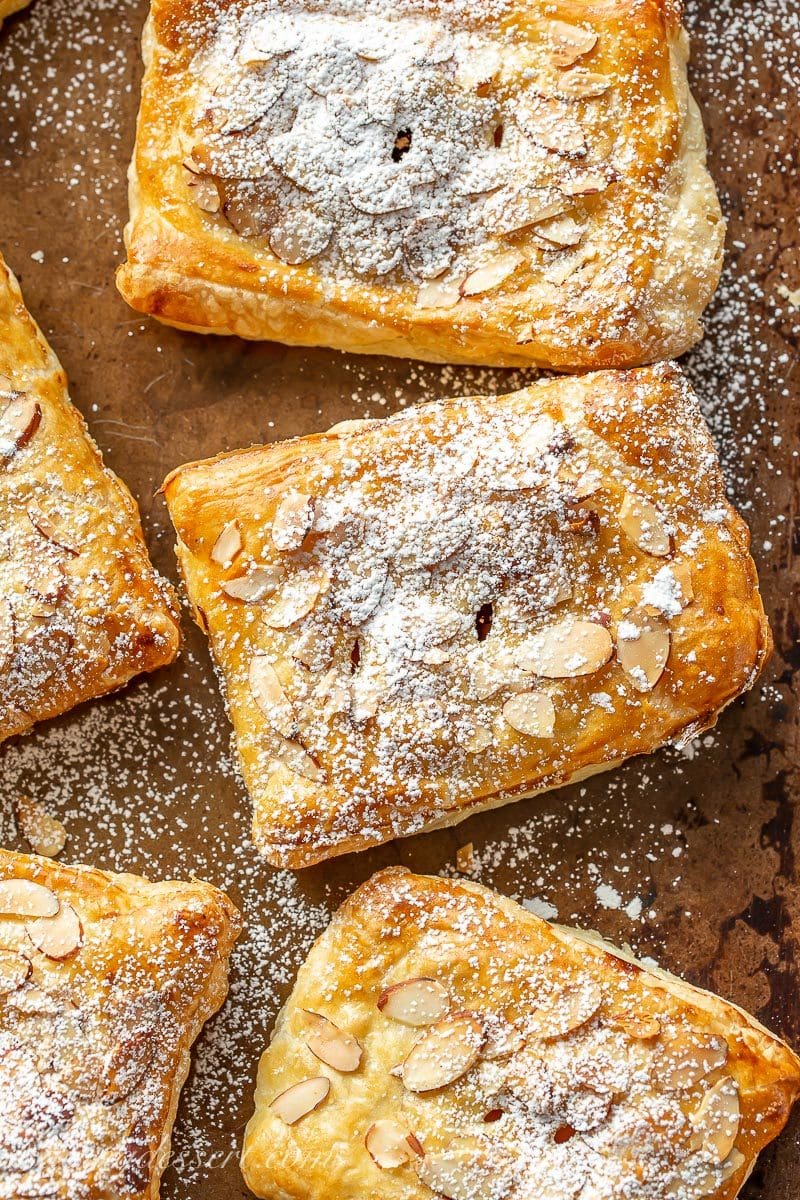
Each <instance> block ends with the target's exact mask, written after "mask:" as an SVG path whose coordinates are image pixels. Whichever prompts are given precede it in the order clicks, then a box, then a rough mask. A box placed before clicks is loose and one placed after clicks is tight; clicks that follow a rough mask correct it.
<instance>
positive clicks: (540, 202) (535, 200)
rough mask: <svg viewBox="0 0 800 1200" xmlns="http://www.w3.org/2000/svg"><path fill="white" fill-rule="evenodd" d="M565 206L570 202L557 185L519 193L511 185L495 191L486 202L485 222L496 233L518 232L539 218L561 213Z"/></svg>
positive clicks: (544, 219) (548, 217)
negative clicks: (557, 188) (556, 187)
mask: <svg viewBox="0 0 800 1200" xmlns="http://www.w3.org/2000/svg"><path fill="white" fill-rule="evenodd" d="M566 207H567V201H566V200H565V199H564V196H563V195H562V194H561V193H560V192H559V191H557V190H556V189H555V188H536V189H534V190H533V191H531V192H520V191H516V190H515V189H513V188H512V187H508V188H503V189H502V190H501V191H499V192H495V193H494V195H493V196H491V197H490V198H489V199H488V200H487V201H486V204H485V206H484V210H483V222H484V224H485V225H486V226H487V228H489V229H491V230H492V232H493V233H498V234H509V233H517V232H518V231H519V230H520V229H527V228H528V227H529V226H531V225H535V224H537V223H538V222H539V221H547V220H549V219H550V218H551V217H557V216H559V215H560V214H561V213H563V211H564V209H565V208H566Z"/></svg>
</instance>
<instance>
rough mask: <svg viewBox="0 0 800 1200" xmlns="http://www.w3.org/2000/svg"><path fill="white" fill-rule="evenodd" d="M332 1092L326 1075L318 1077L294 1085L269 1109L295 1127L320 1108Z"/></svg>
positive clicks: (273, 1102)
mask: <svg viewBox="0 0 800 1200" xmlns="http://www.w3.org/2000/svg"><path fill="white" fill-rule="evenodd" d="M330 1090H331V1081H330V1079H328V1078H327V1076H326V1075H316V1076H314V1077H313V1078H311V1079H302V1080H301V1081H300V1082H299V1083H294V1084H292V1086H291V1087H289V1088H287V1089H286V1091H284V1092H281V1093H280V1095H278V1096H276V1097H275V1099H274V1100H273V1101H272V1102H271V1104H270V1106H269V1107H270V1108H271V1109H272V1111H273V1112H274V1113H275V1115H276V1116H277V1117H280V1119H281V1120H282V1121H285V1122H286V1124H287V1125H294V1124H295V1122H296V1121H299V1120H300V1118H301V1117H305V1116H308V1114H309V1113H310V1112H313V1111H314V1109H315V1108H319V1106H320V1104H322V1102H323V1100H325V1099H326V1098H327V1096H328V1093H329V1092H330Z"/></svg>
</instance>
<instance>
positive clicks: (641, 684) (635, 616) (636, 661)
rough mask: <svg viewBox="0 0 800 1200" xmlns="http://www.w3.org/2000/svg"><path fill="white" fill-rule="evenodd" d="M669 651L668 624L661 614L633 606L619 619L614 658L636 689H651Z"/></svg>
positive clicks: (648, 690) (658, 676)
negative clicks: (615, 655) (615, 656)
mask: <svg viewBox="0 0 800 1200" xmlns="http://www.w3.org/2000/svg"><path fill="white" fill-rule="evenodd" d="M669 651H670V632H669V626H668V625H667V623H666V621H665V620H664V619H663V617H661V616H658V615H654V614H653V613H651V612H649V611H648V610H647V609H644V608H634V609H632V610H631V612H629V613H627V614H626V615H625V617H624V618H623V620H622V621H620V623H619V625H618V627H617V658H618V660H619V665H620V666H621V667H622V669H623V671H624V672H625V674H626V675H628V676H629V677H630V680H631V683H632V684H633V686H634V687H635V688H636V690H637V691H639V692H650V691H652V690H653V688H654V687H655V686H656V684H657V683H658V681H659V679H660V678H661V676H662V675H663V674H664V668H665V667H666V665H667V659H668V658H669Z"/></svg>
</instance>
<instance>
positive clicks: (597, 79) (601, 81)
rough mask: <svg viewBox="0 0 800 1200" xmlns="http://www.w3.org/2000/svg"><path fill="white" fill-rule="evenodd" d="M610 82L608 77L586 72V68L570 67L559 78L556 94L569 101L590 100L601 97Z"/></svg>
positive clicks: (609, 85)
mask: <svg viewBox="0 0 800 1200" xmlns="http://www.w3.org/2000/svg"><path fill="white" fill-rule="evenodd" d="M612 82H613V80H611V79H610V78H609V77H608V75H600V74H599V73H598V72H597V71H588V70H587V69H586V67H572V68H571V70H569V71H565V72H564V74H563V75H561V76H560V77H559V80H558V94H559V95H560V96H566V97H568V99H570V100H592V99H594V98H595V97H596V96H603V95H604V94H605V93H606V92H607V91H608V89H609V88H610V87H611V84H612Z"/></svg>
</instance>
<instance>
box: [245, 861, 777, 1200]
mask: <svg viewBox="0 0 800 1200" xmlns="http://www.w3.org/2000/svg"><path fill="white" fill-rule="evenodd" d="M798 1092H800V1060H798V1058H797V1056H796V1055H795V1054H794V1053H793V1052H792V1051H791V1050H790V1049H789V1047H788V1046H786V1045H784V1044H783V1043H782V1042H781V1041H779V1040H778V1039H777V1038H776V1037H774V1036H773V1035H772V1034H770V1033H769V1032H768V1031H767V1030H766V1029H764V1028H763V1027H762V1026H761V1025H759V1024H758V1023H757V1022H756V1021H755V1020H753V1019H752V1018H751V1017H749V1016H748V1015H747V1014H746V1013H744V1012H742V1010H741V1009H738V1008H736V1007H735V1006H734V1005H732V1004H728V1003H726V1002H725V1001H724V1000H721V999H719V998H717V997H716V996H714V995H712V994H710V993H709V992H704V991H701V990H700V989H698V988H694V987H690V986H689V985H688V984H686V983H684V982H682V981H681V980H679V979H677V978H675V977H674V976H672V975H669V974H667V973H666V972H662V971H659V970H657V969H654V970H650V969H645V968H644V967H642V966H641V964H637V963H636V961H635V960H634V959H633V958H632V957H631V956H630V955H627V954H623V953H622V952H620V951H617V950H616V949H615V948H614V947H612V946H609V945H608V944H607V943H605V942H603V941H601V939H599V938H598V937H596V935H589V934H583V933H581V932H580V931H578V930H574V931H573V930H569V929H563V928H561V927H559V926H553V925H549V924H548V923H547V922H546V921H542V920H541V919H540V918H539V917H536V916H534V915H533V914H532V913H529V912H526V911H525V909H523V908H520V907H519V906H518V905H517V904H514V903H512V902H511V901H509V900H506V899H505V898H503V897H501V896H498V895H496V894H495V893H493V892H490V891H489V890H488V889H486V888H484V887H481V886H480V885H478V884H473V883H468V882H458V883H456V882H453V881H450V880H445V879H433V878H429V877H424V876H415V875H412V874H411V873H410V872H408V871H406V870H405V869H403V868H393V869H390V870H387V871H383V872H381V873H380V874H378V875H376V876H374V877H373V878H372V879H371V880H370V881H369V882H368V883H366V884H364V885H363V886H362V887H361V888H360V889H359V890H358V891H357V892H356V893H355V894H354V895H353V896H352V897H351V898H350V900H348V901H347V903H346V904H345V905H344V906H343V907H342V908H341V909H340V911H339V912H338V913H337V915H336V916H335V917H334V920H333V922H332V924H331V925H330V927H329V928H328V930H327V931H326V932H325V933H324V934H323V935H322V937H321V938H320V939H319V940H318V941H317V943H316V945H315V946H314V947H313V949H312V951H311V953H310V955H309V957H308V959H307V961H306V963H305V964H304V966H303V967H302V968H301V970H300V972H299V974H298V977H297V982H296V984H295V987H294V990H293V992H292V995H291V996H290V998H289V1001H288V1003H287V1004H286V1006H285V1008H284V1009H283V1011H282V1013H281V1014H280V1016H279V1017H278V1022H277V1025H276V1028H275V1032H274V1034H273V1038H272V1041H271V1044H270V1046H269V1048H268V1050H267V1051H266V1052H265V1054H264V1055H263V1057H262V1059H261V1064H260V1067H259V1072H258V1083H257V1090H256V1111H255V1115H254V1116H253V1118H252V1120H251V1121H250V1124H249V1125H248V1128H247V1132H246V1135H245V1141H244V1151H243V1156H242V1167H243V1170H244V1175H245V1180H246V1182H247V1184H248V1186H249V1187H250V1188H251V1189H252V1190H253V1191H254V1192H255V1193H256V1195H257V1196H259V1197H262V1198H264V1200H285V1198H286V1197H288V1196H291V1197H292V1198H293V1200H334V1198H336V1200H338V1198H339V1197H342V1196H360V1197H364V1198H367V1197H369V1198H370V1200H378V1198H379V1197H380V1200H426V1198H427V1197H431V1196H432V1195H436V1196H446V1197H449V1198H450V1200H530V1198H531V1197H536V1198H537V1200H732V1198H733V1197H734V1196H735V1195H736V1194H737V1192H738V1191H739V1189H740V1187H741V1185H742V1183H743V1182H744V1180H745V1179H746V1178H747V1176H748V1175H749V1174H750V1172H751V1170H752V1168H753V1165H754V1163H755V1159H756V1156H757V1154H758V1153H759V1151H760V1150H761V1149H762V1148H763V1147H764V1146H765V1145H766V1144H767V1143H768V1142H769V1141H771V1140H772V1138H774V1137H775V1136H776V1135H777V1134H778V1133H779V1132H780V1130H781V1129H782V1128H783V1126H784V1124H785V1122H786V1119H787V1117H788V1114H789V1110H790V1108H791V1105H792V1104H793V1103H794V1101H795V1099H796V1098H797V1095H798Z"/></svg>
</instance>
